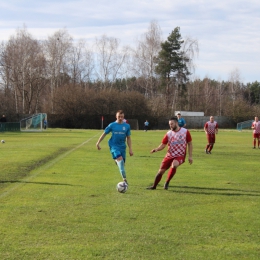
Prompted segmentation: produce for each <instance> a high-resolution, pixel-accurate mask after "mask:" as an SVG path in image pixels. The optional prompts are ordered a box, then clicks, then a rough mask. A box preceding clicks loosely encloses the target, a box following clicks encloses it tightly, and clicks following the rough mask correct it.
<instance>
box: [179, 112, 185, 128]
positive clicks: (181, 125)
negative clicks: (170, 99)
mask: <svg viewBox="0 0 260 260" xmlns="http://www.w3.org/2000/svg"><path fill="white" fill-rule="evenodd" d="M177 117H178V124H179V127H185V128H186V121H185V119H184V118H183V117H181V113H180V112H179V113H178V114H177Z"/></svg>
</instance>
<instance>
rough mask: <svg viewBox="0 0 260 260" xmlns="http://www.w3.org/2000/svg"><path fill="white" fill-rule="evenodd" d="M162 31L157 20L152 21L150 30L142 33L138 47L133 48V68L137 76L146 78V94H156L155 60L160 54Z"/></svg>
mask: <svg viewBox="0 0 260 260" xmlns="http://www.w3.org/2000/svg"><path fill="white" fill-rule="evenodd" d="M161 41H162V31H161V28H160V26H159V24H158V23H157V22H156V21H151V23H150V25H149V28H148V31H147V32H146V33H144V34H143V35H141V37H140V40H138V43H137V47H136V49H133V50H132V52H133V65H132V70H133V72H134V75H135V76H136V77H140V78H143V79H144V86H143V88H144V89H145V95H146V96H147V95H153V94H154V85H155V83H156V81H155V78H156V74H155V65H156V64H155V62H154V58H155V57H156V56H157V55H158V52H159V51H160V48H161Z"/></svg>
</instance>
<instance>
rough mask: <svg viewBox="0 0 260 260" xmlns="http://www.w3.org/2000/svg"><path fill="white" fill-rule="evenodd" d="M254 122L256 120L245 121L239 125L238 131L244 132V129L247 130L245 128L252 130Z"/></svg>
mask: <svg viewBox="0 0 260 260" xmlns="http://www.w3.org/2000/svg"><path fill="white" fill-rule="evenodd" d="M253 122H254V120H248V121H244V122H241V123H237V130H238V131H242V129H245V128H248V129H249V128H251V126H252V123H253Z"/></svg>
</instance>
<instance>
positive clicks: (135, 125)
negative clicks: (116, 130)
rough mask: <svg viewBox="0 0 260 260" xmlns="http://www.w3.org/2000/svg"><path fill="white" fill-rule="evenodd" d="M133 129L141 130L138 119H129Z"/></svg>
mask: <svg viewBox="0 0 260 260" xmlns="http://www.w3.org/2000/svg"><path fill="white" fill-rule="evenodd" d="M127 121H128V123H129V125H130V127H131V129H132V130H139V124H138V120H137V119H127Z"/></svg>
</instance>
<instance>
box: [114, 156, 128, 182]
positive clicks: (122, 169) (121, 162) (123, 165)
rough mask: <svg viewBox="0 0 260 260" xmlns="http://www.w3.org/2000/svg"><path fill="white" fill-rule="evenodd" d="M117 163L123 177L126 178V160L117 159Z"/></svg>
mask: <svg viewBox="0 0 260 260" xmlns="http://www.w3.org/2000/svg"><path fill="white" fill-rule="evenodd" d="M116 163H117V166H118V168H119V171H120V173H121V175H122V178H124V179H125V178H126V174H125V162H124V160H121V161H116Z"/></svg>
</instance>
